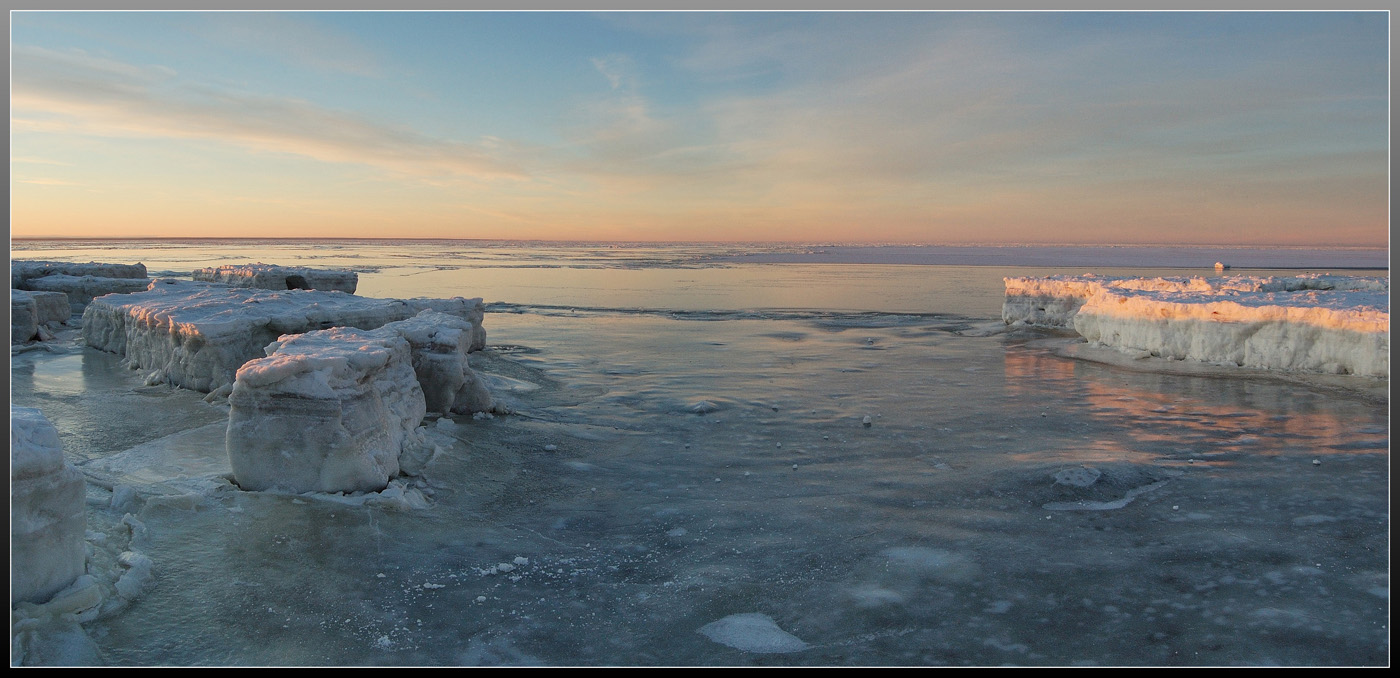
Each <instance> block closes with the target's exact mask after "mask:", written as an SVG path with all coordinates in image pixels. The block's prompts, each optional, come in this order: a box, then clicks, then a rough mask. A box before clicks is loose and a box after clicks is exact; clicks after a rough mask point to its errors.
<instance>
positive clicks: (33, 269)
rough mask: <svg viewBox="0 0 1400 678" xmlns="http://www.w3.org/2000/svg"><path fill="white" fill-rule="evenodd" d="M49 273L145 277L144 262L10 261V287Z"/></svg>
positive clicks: (79, 275)
mask: <svg viewBox="0 0 1400 678" xmlns="http://www.w3.org/2000/svg"><path fill="white" fill-rule="evenodd" d="M50 275H71V276H75V277H79V278H81V277H83V276H88V275H90V276H94V277H98V278H145V277H146V266H145V264H140V263H137V264H104V263H99V262H95V261H90V262H88V263H86V264H78V263H72V262H67V261H25V260H11V261H10V287H14V288H21V289H24V288H25V283H26V282H27V281H30V280H33V279H35V278H42V277H45V276H50Z"/></svg>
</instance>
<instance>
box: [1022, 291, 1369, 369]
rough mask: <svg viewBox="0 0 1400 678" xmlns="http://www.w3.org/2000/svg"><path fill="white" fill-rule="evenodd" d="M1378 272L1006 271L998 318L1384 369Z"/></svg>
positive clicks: (1264, 365)
mask: <svg viewBox="0 0 1400 678" xmlns="http://www.w3.org/2000/svg"><path fill="white" fill-rule="evenodd" d="M1389 297H1390V284H1389V280H1387V279H1384V278H1371V277H1345V276H1326V275H1306V276H1296V277H1291V278H1275V277H1269V278H1263V277H1254V276H1230V277H1222V278H1214V279H1206V278H1101V277H1099V276H1094V275H1086V276H1078V277H1065V276H1060V277H1054V278H1007V279H1006V301H1005V303H1004V304H1003V307H1002V318H1003V320H1004V321H1005V322H1006V323H1008V324H1032V325H1046V326H1051V327H1073V328H1074V330H1075V331H1076V332H1078V333H1079V334H1080V335H1081V336H1083V337H1084V338H1085V339H1087V340H1088V341H1089V342H1090V343H1091V344H1095V345H1102V346H1111V347H1113V348H1116V349H1119V350H1121V351H1125V352H1142V353H1143V354H1144V355H1145V356H1155V357H1162V358H1169V359H1173V360H1195V361H1201V362H1208V363H1216V364H1231V365H1238V366H1242V367H1250V368H1256V369H1266V370H1282V371H1294V372H1297V371H1301V372H1324V373H1333V374H1357V375H1362V376H1367V377H1382V378H1388V377H1389V376H1390V310H1389Z"/></svg>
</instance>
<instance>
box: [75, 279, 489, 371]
mask: <svg viewBox="0 0 1400 678" xmlns="http://www.w3.org/2000/svg"><path fill="white" fill-rule="evenodd" d="M423 310H435V311H440V312H443V313H447V314H448V315H453V316H456V317H459V318H463V319H465V320H466V321H467V322H469V323H470V324H471V326H472V344H471V346H470V349H471V350H476V349H478V348H481V347H483V346H484V345H485V336H486V334H485V330H484V329H482V328H481V322H482V319H483V318H484V316H485V308H484V306H483V305H482V303H481V299H479V298H478V299H463V298H462V297H454V298H451V299H373V298H369V297H358V296H355V295H352V294H345V293H343V292H322V291H313V290H288V291H281V292H277V291H271V290H259V289H251V288H238V287H229V286H227V285H217V284H210V283H202V282H190V281H188V280H174V279H158V280H156V281H154V282H152V283H151V288H150V289H149V290H147V291H145V292H138V293H132V294H119V295H108V296H105V297H99V298H97V299H95V300H93V302H92V303H91V304H89V305H88V307H87V310H86V311H85V312H84V313H83V338H84V339H85V340H86V341H87V343H88V345H89V346H92V347H94V348H98V349H101V350H104V351H108V352H111V353H117V354H119V355H122V356H124V357H125V358H126V359H127V361H129V362H130V364H131V366H132V367H133V368H139V369H147V370H153V371H154V372H153V374H152V377H153V379H152V380H153V381H164V382H168V383H171V384H174V385H176V386H181V387H184V388H188V389H192V390H196V391H203V392H206V393H207V392H210V391H214V390H217V389H219V388H222V387H225V386H232V385H233V382H234V375H235V372H237V370H238V368H239V367H240V366H242V365H243V364H244V363H246V362H248V361H249V360H253V359H255V358H261V357H263V355H264V352H263V348H264V347H266V346H267V345H268V344H270V343H271V342H273V341H275V340H276V339H277V338H278V337H280V336H282V335H284V334H300V333H303V332H309V331H313V330H321V329H327V328H331V327H356V328H359V329H366V330H367V329H374V328H377V327H381V326H383V325H384V324H386V323H390V322H394V321H397V320H404V319H407V318H411V317H413V316H415V315H417V314H418V313H419V312H421V311H423Z"/></svg>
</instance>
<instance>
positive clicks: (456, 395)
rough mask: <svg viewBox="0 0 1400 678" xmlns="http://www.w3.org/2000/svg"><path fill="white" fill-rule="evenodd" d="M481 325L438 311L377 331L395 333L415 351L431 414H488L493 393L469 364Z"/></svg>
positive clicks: (416, 368)
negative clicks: (473, 343)
mask: <svg viewBox="0 0 1400 678" xmlns="http://www.w3.org/2000/svg"><path fill="white" fill-rule="evenodd" d="M477 327H480V325H473V324H472V323H471V322H469V321H467V320H465V319H463V318H460V317H457V316H451V315H447V314H446V313H440V312H437V311H423V312H422V313H419V314H418V315H416V316H414V317H412V318H409V319H408V320H401V321H398V322H392V323H389V324H387V325H385V326H384V327H381V328H379V329H378V330H376V332H394V333H396V334H397V335H398V336H401V337H403V338H404V339H406V340H407V341H408V343H409V346H410V347H411V348H412V351H413V370H414V372H415V373H416V374H417V375H418V385H419V386H420V387H421V388H422V389H423V398H424V399H425V401H426V403H427V408H428V411H429V412H441V413H444V414H445V413H447V412H457V413H459V414H467V413H472V412H487V411H490V409H491V405H492V402H491V393H490V391H488V390H487V389H486V384H485V383H483V382H482V381H481V379H479V378H477V375H476V372H474V371H472V368H471V367H470V366H469V365H468V363H467V350H468V348H469V347H470V345H471V342H472V336H473V332H474V331H475V328H477Z"/></svg>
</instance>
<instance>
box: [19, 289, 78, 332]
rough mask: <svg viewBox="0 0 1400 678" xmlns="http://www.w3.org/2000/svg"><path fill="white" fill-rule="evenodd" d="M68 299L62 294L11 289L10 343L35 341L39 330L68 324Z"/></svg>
mask: <svg viewBox="0 0 1400 678" xmlns="http://www.w3.org/2000/svg"><path fill="white" fill-rule="evenodd" d="M70 315H71V314H70V312H69V308H68V297H67V295H65V294H63V293H62V292H31V291H29V290H17V289H14V288H11V289H10V343H12V344H18V343H23V342H26V341H29V340H30V339H33V338H34V337H35V335H37V334H39V328H40V327H45V326H51V324H59V323H66V322H68V318H69V316H70Z"/></svg>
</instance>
